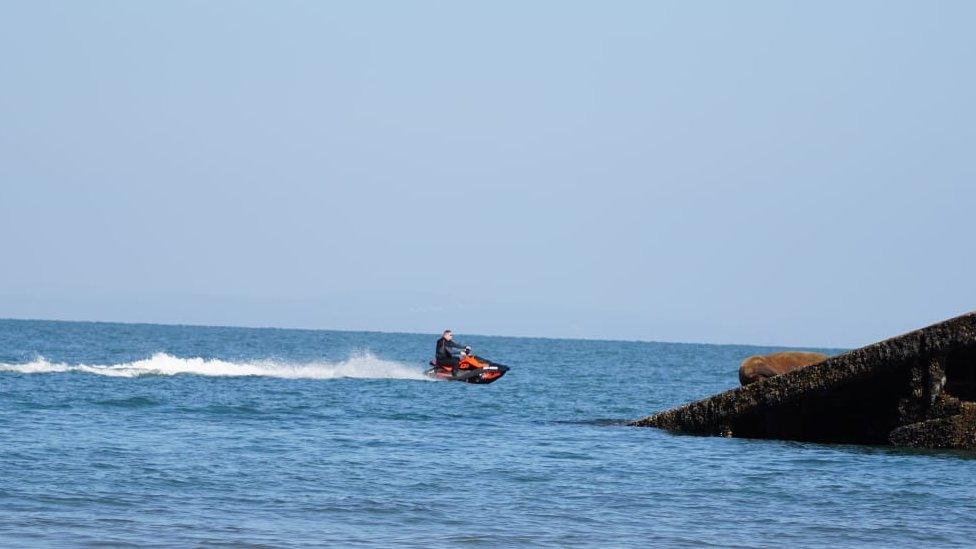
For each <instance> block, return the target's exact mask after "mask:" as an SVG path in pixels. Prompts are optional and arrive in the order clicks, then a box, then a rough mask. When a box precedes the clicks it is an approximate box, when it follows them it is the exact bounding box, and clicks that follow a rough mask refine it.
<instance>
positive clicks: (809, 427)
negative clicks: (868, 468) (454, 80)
mask: <svg viewBox="0 0 976 549" xmlns="http://www.w3.org/2000/svg"><path fill="white" fill-rule="evenodd" d="M631 425H635V426H640V427H659V428H662V429H669V430H673V431H682V432H686V433H696V434H703V435H720V436H736V437H749V438H777V439H788V440H803V441H815V442H845V443H862V444H894V445H898V446H914V447H927V448H963V449H974V450H976V313H969V314H966V315H962V316H959V317H956V318H953V319H950V320H946V321H944V322H940V323H938V324H934V325H932V326H929V327H927V328H923V329H921V330H916V331H914V332H909V333H907V334H904V335H901V336H898V337H894V338H891V339H888V340H885V341H881V342H879V343H875V344H873V345H869V346H867V347H862V348H860V349H856V350H853V351H850V352H848V353H845V354H842V355H838V356H835V357H832V358H829V359H827V360H825V361H823V362H821V363H819V364H814V365H812V366H807V367H805V368H802V369H799V370H795V371H792V372H789V373H786V374H783V375H779V376H775V377H770V378H767V379H764V380H761V381H759V382H756V383H752V384H750V385H748V386H745V387H739V388H737V389H732V390H730V391H726V392H724V393H721V394H718V395H715V396H713V397H710V398H706V399H704V400H700V401H697V402H692V403H690V404H686V405H684V406H681V407H678V408H675V409H672V410H667V411H664V412H660V413H657V414H654V415H651V416H648V417H646V418H643V419H639V420H636V421H634V422H632V423H631Z"/></svg>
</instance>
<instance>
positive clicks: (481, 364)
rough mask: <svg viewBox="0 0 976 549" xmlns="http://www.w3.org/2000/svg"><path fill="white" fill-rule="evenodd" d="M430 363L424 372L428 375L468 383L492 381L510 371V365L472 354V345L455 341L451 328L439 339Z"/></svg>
mask: <svg viewBox="0 0 976 549" xmlns="http://www.w3.org/2000/svg"><path fill="white" fill-rule="evenodd" d="M430 365H431V367H430V368H428V369H427V371H426V372H424V374H426V375H427V377H431V378H434V379H443V380H446V381H464V382H467V383H491V382H492V381H495V380H496V379H498V378H500V377H502V376H503V375H505V372H507V371H508V366H505V365H502V364H496V363H494V362H491V361H490V360H485V359H483V358H480V357H476V356H474V355H473V354H471V347H467V346H464V345H461V344H459V343H457V342H455V341H454V333H453V332H451V330H444V333H443V334H442V335H441V338H440V339H438V340H437V349H436V350H435V353H434V360H432V361H430Z"/></svg>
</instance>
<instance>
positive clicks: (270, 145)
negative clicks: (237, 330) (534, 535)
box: [0, 1, 976, 346]
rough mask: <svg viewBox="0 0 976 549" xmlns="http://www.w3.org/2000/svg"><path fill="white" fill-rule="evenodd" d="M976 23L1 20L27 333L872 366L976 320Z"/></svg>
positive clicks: (683, 6)
mask: <svg viewBox="0 0 976 549" xmlns="http://www.w3.org/2000/svg"><path fill="white" fill-rule="evenodd" d="M974 20H976V4H973V3H970V2H854V3H852V2H815V3H804V4H800V3H791V2H736V3H732V2H562V1H560V2H345V3H338V2H334V3H333V2H208V3H197V2H177V1H168V2H53V3H52V2H33V1H31V2H27V1H24V2H3V3H2V4H0V70H2V73H0V83H2V85H0V254H2V255H0V258H2V259H0V317H11V318H57V319H77V320H113V321H140V322H166V323H173V322H178V323H191V324H193V323H204V324H231V325H248V326H282V327H291V326H295V327H311V328H333V329H354V330H359V329H366V330H381V331H411V332H434V331H439V330H440V329H441V328H443V327H446V326H450V327H452V328H454V329H455V330H456V331H458V332H459V333H484V334H505V335H530V336H552V337H593V338H614V339H642V340H665V341H694V342H715V343H762V344H783V345H798V346H803V345H809V346H857V345H861V344H864V343H869V342H872V341H875V340H877V339H880V338H884V337H887V336H891V335H895V334H897V333H900V332H903V331H906V330H909V329H913V328H916V327H920V326H922V325H925V324H928V323H931V322H935V321H938V320H941V319H943V318H946V317H949V316H953V315H955V314H959V313H962V312H966V311H969V310H972V309H974V308H976V307H974V304H976V285H974V284H973V282H972V280H973V273H974V272H976V258H974V256H976V253H974V251H976V246H974V235H976V221H974V216H973V211H974V206H976V177H974V176H976V154H974V143H976V107H974V105H973V98H976V76H974V74H976V72H974V71H973V70H972V65H973V59H976V34H974V33H973V32H972V22H973V21H974Z"/></svg>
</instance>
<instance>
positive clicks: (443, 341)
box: [434, 330, 471, 376]
mask: <svg viewBox="0 0 976 549" xmlns="http://www.w3.org/2000/svg"><path fill="white" fill-rule="evenodd" d="M470 351H471V347H468V346H467V345H461V344H459V343H455V342H454V332H452V331H451V330H444V333H443V334H441V338H440V339H438V340H437V349H436V350H435V351H434V361H435V362H436V363H437V365H438V366H440V367H441V368H447V367H450V368H451V374H452V375H455V376H456V375H457V371H458V365H459V364H460V362H461V353H469V352H470Z"/></svg>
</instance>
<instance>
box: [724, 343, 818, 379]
mask: <svg viewBox="0 0 976 549" xmlns="http://www.w3.org/2000/svg"><path fill="white" fill-rule="evenodd" d="M827 358H829V357H828V356H827V355H825V354H823V353H805V352H800V351H783V352H782V353H773V354H771V355H756V356H751V357H749V358H747V359H745V360H743V361H742V365H741V366H739V383H741V384H743V385H749V384H750V383H755V382H757V381H759V380H760V379H766V378H767V377H773V376H778V375H780V374H785V373H786V372H792V371H793V370H799V369H800V368H804V367H806V366H810V365H813V364H816V363H818V362H823V361H824V360H827Z"/></svg>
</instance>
